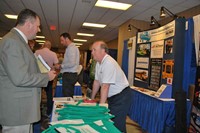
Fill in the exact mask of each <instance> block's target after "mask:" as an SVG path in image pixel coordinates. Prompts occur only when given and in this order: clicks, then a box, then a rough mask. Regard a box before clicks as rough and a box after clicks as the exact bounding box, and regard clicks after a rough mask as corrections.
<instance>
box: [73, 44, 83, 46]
mask: <svg viewBox="0 0 200 133" xmlns="http://www.w3.org/2000/svg"><path fill="white" fill-rule="evenodd" d="M75 45H78V46H81V45H83V44H82V43H75Z"/></svg>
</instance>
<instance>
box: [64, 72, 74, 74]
mask: <svg viewBox="0 0 200 133" xmlns="http://www.w3.org/2000/svg"><path fill="white" fill-rule="evenodd" d="M64 73H70V74H77V72H64ZM64 73H63V74H64Z"/></svg>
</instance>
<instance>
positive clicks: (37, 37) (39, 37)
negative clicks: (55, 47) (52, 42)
mask: <svg viewBox="0 0 200 133" xmlns="http://www.w3.org/2000/svg"><path fill="white" fill-rule="evenodd" d="M36 38H45V36H36Z"/></svg>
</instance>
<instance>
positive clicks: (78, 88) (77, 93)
mask: <svg viewBox="0 0 200 133" xmlns="http://www.w3.org/2000/svg"><path fill="white" fill-rule="evenodd" d="M74 95H75V96H82V90H81V86H74ZM54 97H63V94H62V85H57V86H56V90H55V94H54Z"/></svg>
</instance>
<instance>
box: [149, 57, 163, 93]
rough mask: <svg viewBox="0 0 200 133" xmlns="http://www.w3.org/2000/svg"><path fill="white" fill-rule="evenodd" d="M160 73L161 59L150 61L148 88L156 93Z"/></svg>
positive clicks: (158, 86)
mask: <svg viewBox="0 0 200 133" xmlns="http://www.w3.org/2000/svg"><path fill="white" fill-rule="evenodd" d="M161 71H162V59H161V58H159V59H151V76H150V82H149V88H151V89H152V90H155V91H157V90H158V89H159V88H160V80H161V79H160V76H161Z"/></svg>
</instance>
